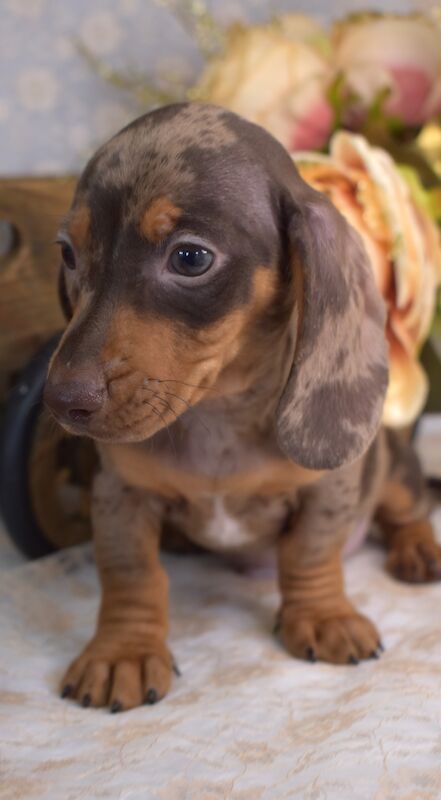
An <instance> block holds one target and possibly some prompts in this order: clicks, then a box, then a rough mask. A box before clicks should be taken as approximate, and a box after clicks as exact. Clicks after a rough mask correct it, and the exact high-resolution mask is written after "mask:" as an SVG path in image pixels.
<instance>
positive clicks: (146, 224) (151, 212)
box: [140, 197, 182, 244]
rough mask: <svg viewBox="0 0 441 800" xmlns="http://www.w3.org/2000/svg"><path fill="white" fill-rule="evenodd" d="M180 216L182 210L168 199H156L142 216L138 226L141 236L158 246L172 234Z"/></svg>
mask: <svg viewBox="0 0 441 800" xmlns="http://www.w3.org/2000/svg"><path fill="white" fill-rule="evenodd" d="M181 214H182V209H181V208H178V207H177V206H175V204H174V203H173V202H172V201H171V200H169V198H168V197H157V198H156V200H153V202H152V203H150V205H149V206H148V208H147V209H146V211H145V212H144V214H143V217H142V219H141V224H140V232H141V236H144V237H145V238H146V239H148V240H149V241H150V242H153V244H158V242H160V241H161V240H162V239H163V238H164V237H165V236H167V235H168V234H169V233H171V232H172V230H173V228H174V227H175V224H176V222H177V220H178V219H179V217H180V216H181Z"/></svg>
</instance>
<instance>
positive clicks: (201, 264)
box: [170, 244, 214, 277]
mask: <svg viewBox="0 0 441 800" xmlns="http://www.w3.org/2000/svg"><path fill="white" fill-rule="evenodd" d="M213 261H214V253H212V252H211V251H210V250H206V249H205V248H204V247H201V246H200V245H197V244H182V245H179V247H177V248H176V250H174V251H173V253H172V254H171V257H170V264H171V266H172V268H173V270H174V271H175V272H179V274H180V275H187V276H188V277H193V276H195V275H202V274H203V273H204V272H206V271H207V270H208V269H210V267H211V265H212V263H213Z"/></svg>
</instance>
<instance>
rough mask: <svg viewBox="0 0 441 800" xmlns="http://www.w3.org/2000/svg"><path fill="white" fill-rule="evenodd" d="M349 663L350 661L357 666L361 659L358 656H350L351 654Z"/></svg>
mask: <svg viewBox="0 0 441 800" xmlns="http://www.w3.org/2000/svg"><path fill="white" fill-rule="evenodd" d="M348 663H349V664H353V665H354V667H356V666H357V664H359V663H360V661H359V659H358V658H357V656H354V655H350V656H349V662H348Z"/></svg>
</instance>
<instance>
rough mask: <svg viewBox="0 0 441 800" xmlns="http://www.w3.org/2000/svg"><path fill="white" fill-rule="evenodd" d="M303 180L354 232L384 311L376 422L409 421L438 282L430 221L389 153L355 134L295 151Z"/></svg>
mask: <svg viewBox="0 0 441 800" xmlns="http://www.w3.org/2000/svg"><path fill="white" fill-rule="evenodd" d="M295 160H296V163H297V166H298V168H299V170H300V172H301V174H302V176H303V178H304V179H305V180H306V181H307V182H308V183H310V184H311V185H312V186H313V187H314V188H315V189H318V190H319V191H322V192H324V193H325V194H326V195H328V197H329V198H330V199H331V200H332V202H333V203H334V204H335V206H336V207H337V208H338V209H339V210H340V211H341V213H342V214H343V215H344V216H345V217H346V219H347V220H348V222H350V223H351V225H353V226H354V228H356V229H357V230H358V232H359V233H360V235H361V237H362V239H363V242H364V245H365V248H366V251H367V253H368V255H369V257H370V261H371V264H372V269H373V271H374V274H375V278H376V281H377V285H378V287H379V289H380V291H381V292H382V294H383V297H384V299H385V301H386V305H387V309H388V322H387V336H388V339H389V344H390V351H389V352H390V383H389V389H388V393H387V396H386V402H385V407H384V417H383V419H384V423H385V424H386V425H389V426H391V427H402V426H405V425H409V424H411V423H412V422H414V421H415V419H416V418H417V416H418V415H419V414H420V412H421V410H422V408H423V406H424V403H425V400H426V396H427V389H428V384H427V378H426V375H425V373H424V371H423V369H422V367H421V365H420V364H419V362H418V356H419V352H420V349H421V346H422V344H423V342H424V341H425V339H426V338H427V336H428V333H429V329H430V326H431V323H432V320H433V315H434V309H435V300H436V288H437V286H438V285H439V283H440V281H441V241H440V235H439V231H438V228H437V226H436V225H435V223H434V222H433V220H432V219H431V217H430V216H429V214H428V213H427V211H426V209H425V208H424V207H423V206H422V205H420V204H419V203H418V202H417V201H416V199H415V198H414V195H413V193H412V192H411V189H410V187H409V184H408V183H407V182H406V181H405V180H404V178H403V176H402V175H401V173H400V171H399V170H398V168H397V166H396V164H395V163H394V161H393V159H392V158H391V156H390V155H389V154H388V153H386V152H385V151H384V150H381V149H380V148H376V147H372V146H371V145H370V144H369V143H368V142H367V141H366V139H364V138H363V137H362V136H359V135H356V134H350V133H347V132H344V131H339V132H337V133H335V134H334V136H333V138H332V140H331V146H330V155H329V156H320V155H316V154H313V153H309V154H308V153H305V154H298V155H296V156H295Z"/></svg>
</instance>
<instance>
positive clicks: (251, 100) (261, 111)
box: [191, 15, 333, 150]
mask: <svg viewBox="0 0 441 800" xmlns="http://www.w3.org/2000/svg"><path fill="white" fill-rule="evenodd" d="M302 20H303V22H302ZM323 36H324V35H322V38H321V39H320V28H318V26H317V25H315V24H314V23H311V22H309V21H308V24H307V18H303V17H299V16H298V15H293V17H292V16H291V15H287V16H286V17H282V18H280V19H279V20H277V22H274V23H272V24H268V25H262V26H256V27H249V28H244V27H242V26H240V25H235V26H233V27H232V28H230V30H229V31H228V33H227V39H226V46H225V51H224V53H223V54H222V55H220V56H219V57H217V58H216V59H214V60H213V61H211V62H210V63H209V64H208V66H207V68H206V69H205V71H204V73H203V75H202V78H201V80H200V81H199V83H198V84H197V86H196V87H195V88H194V89H193V90H192V92H191V97H192V99H197V100H204V101H206V102H210V103H215V104H217V105H221V106H225V107H226V108H229V109H231V110H232V111H236V112H237V113H238V114H241V115H242V116H244V117H246V118H247V119H249V120H251V121H252V122H256V123H258V124H260V125H262V126H263V127H264V128H266V129H267V130H268V131H270V133H272V134H273V136H275V137H276V138H277V139H279V141H280V142H281V143H282V144H283V145H284V146H285V147H286V148H287V149H288V150H298V149H316V148H320V147H322V146H323V145H324V144H325V143H326V142H327V140H328V138H329V135H330V132H331V130H332V123H333V113H332V109H331V106H330V104H329V102H328V100H327V97H326V89H327V87H328V85H329V81H330V66H329V63H328V61H327V59H326V58H325V56H324V55H322V53H321V52H320V51H321V49H323V47H322V46H321V47H319V46H318V45H317V43H318V42H319V40H320V42H321V45H323ZM313 40H314V43H313V44H308V41H311V42H312V41H313Z"/></svg>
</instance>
